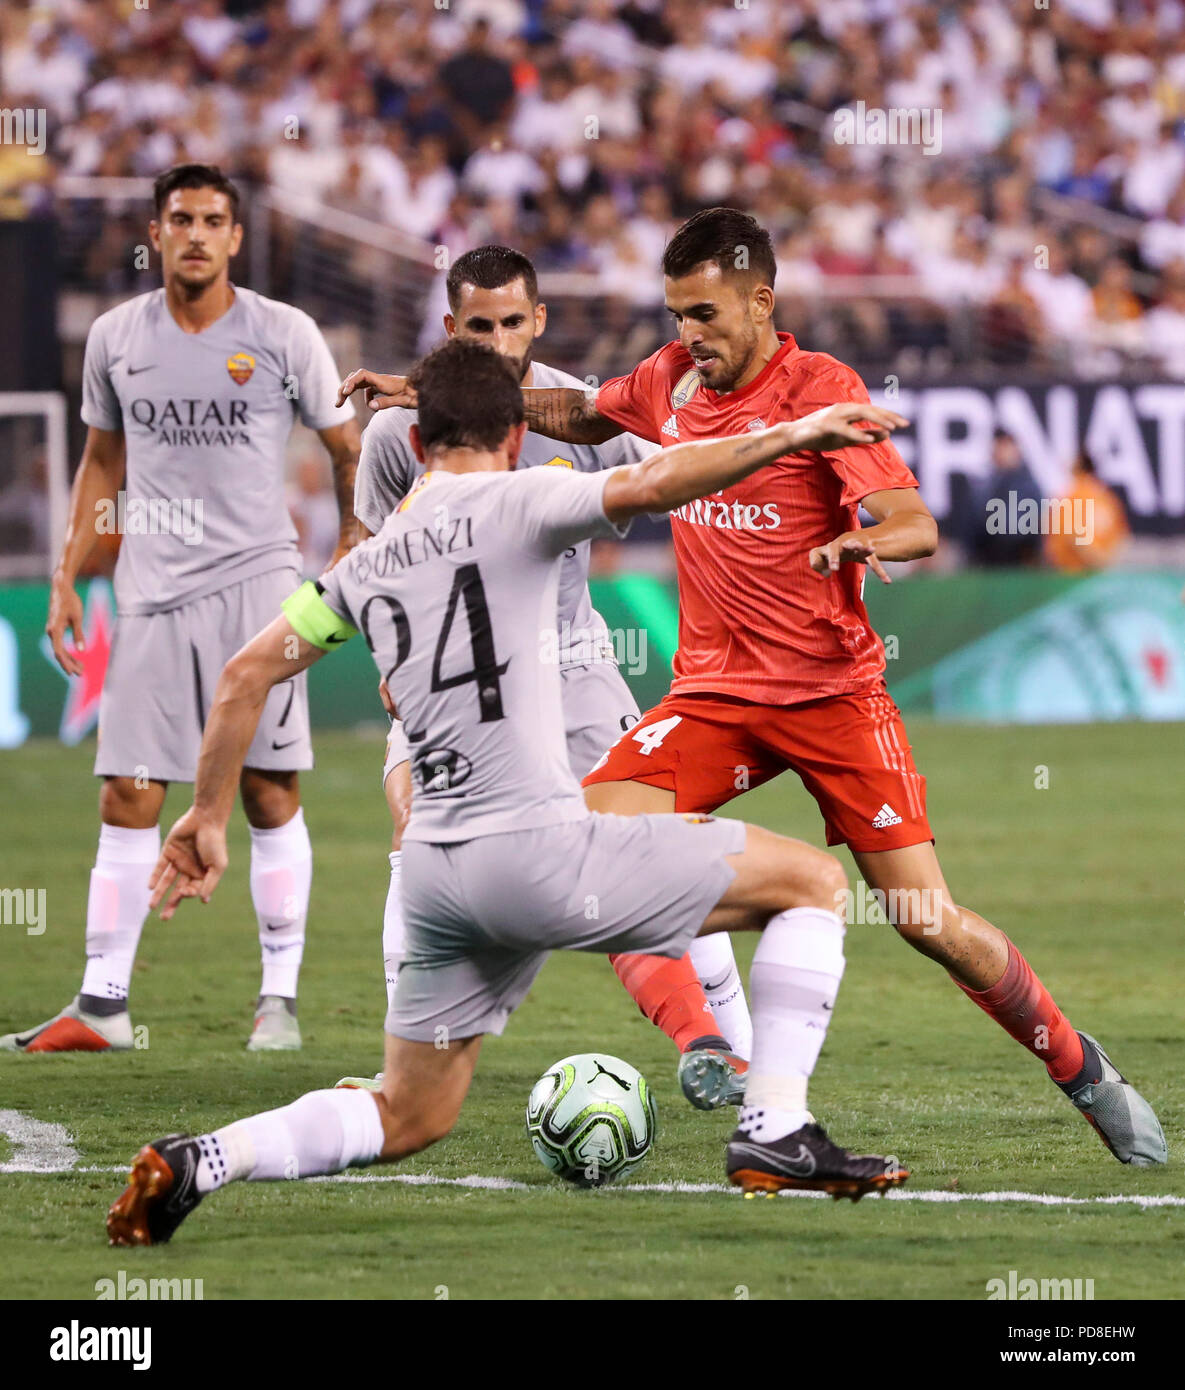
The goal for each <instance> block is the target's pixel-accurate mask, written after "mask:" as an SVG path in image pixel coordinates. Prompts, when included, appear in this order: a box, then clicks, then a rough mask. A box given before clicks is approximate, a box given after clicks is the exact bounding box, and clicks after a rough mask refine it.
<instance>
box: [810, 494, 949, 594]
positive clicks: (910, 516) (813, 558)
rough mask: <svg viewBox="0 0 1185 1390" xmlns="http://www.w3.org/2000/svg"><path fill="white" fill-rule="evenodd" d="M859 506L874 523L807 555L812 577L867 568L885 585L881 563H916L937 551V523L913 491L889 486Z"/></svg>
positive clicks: (885, 580) (886, 582) (837, 537)
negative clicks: (853, 566) (841, 569)
mask: <svg viewBox="0 0 1185 1390" xmlns="http://www.w3.org/2000/svg"><path fill="white" fill-rule="evenodd" d="M860 505H861V506H862V507H863V508H864V510H865V511H866V512H868V514H869V515H870V516H871V517H872V518H873V520H874V521H875V522H876V523H877V524H876V525H875V526H867V527H864V528H862V529H861V530H859V531H845V532H843V534H842V535H839V536H836V538H835V539H834V540H833V541H829V542H828V543H827V544H826V545H817V546H815V548H814V549H813V550H812V551H811V553H810V565H811V569H813V570H814V571H815V573H816V574H818V575H821V576H827V575H829V574H835V573H836V572H837V571H838V569H839V567H840V565H843V564H859V565H867V566H868V567H869V569H870V570H872V572H873V573H874V574H875V575H876V576H877V578H878V579H880V580H882V581H883V582H884V583H885V584H888V583H891V580H890V579H889V576H888V573H887V572H886V570H885V568H884V565H883V564H882V561H884V560H920V559H922V558H923V557H924V556H926V555H933V554H934V552H935V551H936V550H937V549H938V523H937V522H936V521H935V520H934V518H933V516H931V514H930V509H929V507H927V506H926V504H925V502H923V501H922V499H921V498H920V497H919V496H918V492H917V489H916V488H912V487H893V488H885V489H883V490H882V491H880V492H870V493H869V494H868V496H867V497H865V498H863V499H862V501H861V503H860Z"/></svg>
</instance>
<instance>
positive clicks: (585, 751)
mask: <svg viewBox="0 0 1185 1390" xmlns="http://www.w3.org/2000/svg"><path fill="white" fill-rule="evenodd" d="M447 291H448V303H449V312H448V313H447V314H446V315H445V317H444V330H445V333H446V334H447V335H448V337H449V338H458V339H461V340H462V341H465V342H475V343H483V344H485V345H486V346H488V347H492V348H493V349H494V350H495V352H497V353H499V354H500V355H501V356H502V357H504V358H505V359H506V360H507V361H508V362H509V363H510V364H511V366H512V367H513V368H514V371H515V373H516V374H517V376H518V379H519V381H520V382H521V384H522V385H523V386H524V387H534V388H540V387H553V388H568V387H570V388H575V389H577V390H583V389H584V383H583V382H581V381H579V380H578V379H577V378H576V377H573V376H569V375H568V373H567V372H561V371H559V370H558V369H557V368H555V367H549V366H547V365H546V364H545V363H543V362H539V361H536V360H535V356H534V353H535V344H536V340H537V339H538V338H540V337H541V336H542V334H543V332H544V329H545V328H546V325H547V306H546V305H545V304H543V303H541V302H540V300H539V287H538V282H537V280H536V277H535V267H534V266H533V265H532V264H531V262H530V260H529V259H528V258H527V257H526V256H524V255H523V254H522V252H521V251H516V250H514V249H513V248H511V247H508V246H478V247H476V248H474V249H473V250H471V251H466V252H465V253H464V255H462V256H459V257H458V258H457V259H456V260H455V261H454V262H453V264H452V266H451V267H450V268H449V272H448V277H447ZM360 376H365V373H356V374H354V376H353V377H348V378H347V379H346V382H344V383H343V387H342V389H343V392H347V391H349V390H350V389H352V388H353V387H354V385H355V384H357V378H358V377H360ZM415 422H416V414H415V411H414V410H387V411H384V412H382V413H381V414H379V415H376V416H375V417H374V418H373V419H372V420H371V422H370V424H369V425H368V426H367V428H366V430H365V432H364V433H363V436H362V455H361V457H360V459H359V461H358V476H357V482H356V484H355V493H354V510H355V512H356V514H357V516H358V519H359V520H360V522H361V523H362V525H363V526H364V527H365V528H366V531H367V533H369V534H370V535H374V534H376V533H377V532H378V531H379V530H380V529H381V528H382V525H383V523H384V521H386V519H387V517H388V516H389V515H390V513H391V512H392V511H393V510H394V509H395V507H396V506H397V505H398V504H399V502H400V501H401V500H402V499H403V498H404V497H405V496H406V495H407V493H408V491H409V490H410V489H411V487H412V486H413V484H414V483H415V481H416V479H417V478H419V477H420V476H421V475H422V474H423V472H424V464H423V463H422V462H421V461H420V460H418V459H417V458H416V454H415V450H414V449H413V448H412V444H411V430H412V428H413V426H414V425H415ZM648 451H649V450H648V446H646V445H644V444H643V443H642V441H641V440H639V439H635V438H634V437H633V435H630V434H618V435H616V436H615V437H614V438H613V439H610V440H608V441H607V442H606V443H604V444H601V445H588V444H574V445H570V446H567V447H564V448H557V446H556V442H555V440H553V439H548V438H546V437H545V436H544V435H540V434H532V433H530V432H528V433H527V434H526V435H525V436H524V438H523V443H522V448H521V450H520V451H519V456H518V461H517V464H516V467H517V468H534V467H541V466H552V467H560V468H570V469H573V470H574V471H575V472H577V473H596V472H599V471H601V470H602V469H605V468H614V467H617V466H618V465H620V464H623V463H633V462H635V461H637V460H638V459H640V458H641V457H642V456H643V455H644V454H645V453H647V452H648ZM589 549H590V543H589V542H588V541H582V542H580V543H579V544H577V545H574V546H572V547H571V549H570V551H569V553H568V554H567V555H566V556H565V559H564V563H563V566H562V567H561V570H560V592H559V606H558V627H557V630H556V640H555V642H554V643H553V644H551V645H552V646H553V647H554V651H555V659H556V661H557V663H558V665H559V669H560V677H561V685H562V689H563V706H564V732H565V737H566V740H567V746H568V761H569V762H570V764H571V766H572V771H573V772H574V773H575V775H576V777H577V778H578V779H579V778H583V777H584V776H585V774H586V773H587V772H589V771H590V769H591V768H592V766H593V764H594V763H596V762H597V761H598V759H599V758H600V757H601V756H602V755H603V754H604V753H605V752H606V750H607V749H608V748H609V747H610V746H611V745H612V744H613V743H615V742H616V740H617V739H618V737H619V736H620V735H621V733H622V732H623V730H626V729H629V728H631V727H632V726H633V725H634V724H636V723H637V722H638V718H639V712H638V706H637V704H636V702H635V701H634V697H633V695H632V694H631V693H630V689H629V686H628V685H627V684H626V682H625V680H624V679H623V677H622V676H621V673H620V672H619V671H618V669H617V662H616V659H615V654H614V646H613V642H612V640H611V637H610V634H609V632H608V630H607V629H606V626H605V622H604V620H603V619H602V618H601V616H600V614H599V613H597V612H596V611H595V610H594V608H593V606H592V601H591V599H590V598H589V592H588V566H589ZM431 753H432V749H430V748H425V747H420V748H415V749H413V748H411V747H410V746H409V744H408V740H407V736H406V733H405V732H404V728H403V724H402V722H401V721H400V720H398V719H396V720H395V721H394V722H393V724H392V726H391V733H390V736H389V738H388V740H387V756H386V761H385V763H384V765H383V788H384V792H385V794H386V797H387V804H388V806H389V808H390V810H391V816H392V820H393V821H394V834H393V837H392V844H391V853H390V862H391V879H390V886H389V888H388V892H387V900H386V905H385V907H384V911H383V963H384V967H385V971H386V978H387V994H388V999H389V998H390V996H391V994H392V992H393V991H394V988H395V977H396V975H397V973H398V970H399V962H400V960H401V959H402V956H403V943H404V928H403V908H402V902H401V898H400V891H399V882H400V875H401V872H402V868H401V865H402V853H401V849H402V834H403V827H404V825H406V823H407V817H408V814H409V812H410V809H411V787H412V775H411V763H410V759H411V758H413V757H420V758H421V759H422V758H423V757H424V756H425V755H429V756H430V755H431ZM691 957H692V962H691V963H689V962H686V961H681V960H657V959H654V960H649V961H645V962H640V963H639V966H638V968H639V969H640V970H642V971H645V972H646V973H647V974H649V975H652V976H654V977H655V985H656V986H658V985H660V984H661V988H662V991H663V1000H664V1006H663V1014H662V1021H663V1023H664V1025H665V1026H666V1028H667V1030H668V1032H669V1034H670V1036H671V1037H672V1038H673V1039H674V1040H675V1042H676V1044H677V1045H678V1047H679V1048H680V1050H681V1051H687V1050H689V1049H696V1048H702V1047H707V1046H716V1047H719V1045H720V1044H721V1043H722V1042H724V1041H725V1040H727V1045H728V1047H729V1049H730V1050H731V1051H733V1052H734V1053H736V1054H737V1055H739V1056H740V1057H741V1058H747V1057H748V1056H749V1051H750V1044H751V1027H750V1022H749V1012H748V1008H747V1006H746V1003H745V995H744V988H743V986H742V984H741V980H740V976H739V974H738V973H737V969H736V964H735V962H734V961H733V959H732V951H731V947H730V945H729V940H728V937H727V936H726V935H716V936H712V937H705V938H704V939H703V940H702V941H697V942H696V943H695V945H694V946H693V948H692V952H691ZM721 958H722V959H721ZM693 967H694V968H693ZM697 972H698V973H697ZM701 979H702V980H703V981H704V982H705V984H706V986H707V989H708V991H709V992H708V993H705V987H704V985H703V984H701ZM340 1084H343V1085H369V1086H373V1085H375V1084H376V1083H375V1082H370V1081H368V1080H366V1079H364V1078H361V1077H346V1078H344V1080H343V1082H342V1083H340Z"/></svg>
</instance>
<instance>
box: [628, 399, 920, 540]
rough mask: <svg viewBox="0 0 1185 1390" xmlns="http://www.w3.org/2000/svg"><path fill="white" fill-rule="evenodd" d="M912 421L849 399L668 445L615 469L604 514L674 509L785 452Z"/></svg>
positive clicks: (825, 446)
mask: <svg viewBox="0 0 1185 1390" xmlns="http://www.w3.org/2000/svg"><path fill="white" fill-rule="evenodd" d="M908 423H909V422H908V420H906V419H905V417H904V416H902V415H898V414H896V412H895V411H892V410H885V409H884V408H883V407H882V406H875V405H869V404H868V402H867V401H848V402H845V403H843V404H841V405H829V406H827V407H825V408H824V409H823V410H816V411H814V412H812V413H811V414H810V415H804V416H803V417H802V419H800V420H785V421H782V422H781V423H780V424H777V425H770V426H769V427H768V428H767V429H764V430H755V431H754V432H753V433H752V434H746V435H742V436H739V437H734V438H729V439H705V440H702V441H701V442H699V443H696V444H680V445H677V446H675V447H674V448H670V449H663V450H661V451H660V452H659V453H657V454H651V456H650V457H649V458H647V459H643V460H642V462H641V463H635V464H631V465H630V466H629V467H628V468H618V469H615V470H614V471H613V472H612V473H611V474H610V476H609V479H608V481H607V482H606V483H605V496H604V504H605V515H606V516H608V518H609V519H610V521H626V520H628V519H629V518H630V517H633V516H638V515H640V514H641V513H642V512H669V511H672V510H674V508H675V507H681V506H683V504H684V503H685V502H692V501H694V500H695V499H696V498H697V497H707V496H708V495H709V494H710V493H713V492H720V491H721V490H722V489H724V488H726V487H731V486H732V485H733V484H734V483H739V482H740V481H741V479H742V478H747V477H748V476H749V474H750V473H756V472H757V470H758V469H759V468H763V467H764V466H765V465H766V464H767V463H772V462H773V461H774V460H775V459H779V458H782V457H783V456H784V455H786V454H795V453H816V452H824V451H829V450H833V449H845V448H848V447H850V446H852V445H857V444H877V443H879V442H880V441H881V440H882V439H887V438H888V437H889V434H890V432H891V431H892V430H895V429H900V428H901V427H902V426H903V425H906V424H908Z"/></svg>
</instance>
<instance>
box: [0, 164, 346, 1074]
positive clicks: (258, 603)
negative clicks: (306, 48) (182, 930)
mask: <svg viewBox="0 0 1185 1390" xmlns="http://www.w3.org/2000/svg"><path fill="white" fill-rule="evenodd" d="M154 198H155V205H156V218H155V220H154V221H152V222H151V223H150V225H149V235H150V237H151V239H152V245H153V247H154V249H155V250H156V251H158V252H159V253H160V256H161V270H162V273H163V279H164V287H163V288H162V289H157V290H152V291H150V292H149V293H147V294H142V295H138V296H137V297H135V298H134V299H130V300H127V301H126V302H125V303H123V304H120V305H118V306H117V307H116V308H114V309H112V310H110V311H109V312H107V313H105V314H103V315H102V316H101V317H100V318H98V319H97V320H96V321H95V323H94V325H93V326H92V328H91V331H90V334H89V336H88V338H87V344H86V359H85V363H84V367H83V403H82V418H83V420H84V421H85V422H86V424H87V426H88V433H87V439H86V447H85V449H84V452H83V456H82V463H81V466H80V467H79V470H78V474H77V476H76V478H75V480H74V487H73V494H72V497H71V503H70V521H69V528H68V531H67V535H66V541H65V545H64V547H63V550H62V554H61V558H60V559H59V561H58V566H57V569H56V570H55V572H54V576H53V586H52V591H51V597H50V611H49V621H48V623H47V625H46V632H47V634H48V635H49V638H50V640H51V642H52V643H53V651H54V655H55V656H56V658H57V660H58V662H59V663H60V665H61V666H62V669H63V670H64V671H66V672H67V674H73V675H76V674H78V673H79V672H80V671H81V666H80V663H79V661H78V658H77V656H76V654H75V653H74V652H73V651H72V649H71V647H70V646H68V645H67V643H66V634H67V632H70V633H72V634H73V640H74V644H75V645H76V646H79V647H80V646H81V645H82V637H83V633H82V604H81V602H80V600H79V597H78V594H77V592H76V590H75V587H74V584H75V578H76V576H77V574H78V571H79V568H80V567H81V565H82V563H83V562H84V560H85V559H86V557H87V555H88V554H89V553H90V550H91V548H92V546H93V545H94V542H95V537H96V518H97V517H98V516H100V515H103V514H106V515H112V514H114V515H117V516H123V517H125V518H128V521H127V524H126V526H125V528H124V535H123V538H122V544H121V547H120V554H119V560H118V562H117V564H116V569H115V597H116V606H117V612H118V622H117V624H116V631H115V639H114V643H113V646H112V650H111V657H110V661H109V664H108V668H107V674H106V678H105V680H104V685H103V694H102V700H101V704H100V711H99V748H98V754H97V757H96V759H95V774H96V776H99V777H101V778H102V779H103V782H102V789H101V791H100V793H99V814H100V819H101V822H102V825H101V828H100V832H99V849H98V855H97V858H96V860H95V867H94V870H93V871H92V873H91V880H90V893H89V897H88V900H87V913H86V955H87V962H86V970H85V974H84V976H83V980H82V986H81V989H80V991H79V993H78V995H77V996H76V997H75V998H74V999H73V1000H72V1001H71V1003H70V1004H69V1005H67V1007H66V1008H65V1009H64V1010H63V1011H62V1012H61V1013H60V1014H57V1015H56V1016H55V1017H54V1018H51V1019H48V1020H47V1021H46V1022H45V1023H42V1024H40V1025H38V1026H37V1027H35V1028H31V1029H29V1030H27V1031H25V1032H21V1033H9V1034H8V1035H6V1036H5V1037H0V1048H4V1049H8V1050H12V1051H23V1052H71V1051H88V1052H93V1051H106V1050H120V1049H126V1048H130V1047H131V1046H132V1043H133V1036H134V1035H133V1031H132V1024H131V1018H130V1015H129V1012H128V986H129V982H130V980H131V973H132V966H133V963H134V960H135V954H136V948H137V945H138V943H139V939H140V931H141V928H142V926H143V923H144V919H145V917H146V916H147V915H148V899H149V887H148V877H149V874H150V873H151V871H152V866H153V865H154V864H155V862H156V858H157V855H158V854H159V853H160V830H159V827H158V821H159V818H160V809H161V805H162V803H163V802H164V798H165V792H166V789H167V787H168V784H169V783H170V782H192V781H193V780H194V775H195V769H196V761H197V752H198V746H199V744H200V742H201V734H202V726H203V724H204V723H205V720H206V716H207V714H208V712H209V709H210V704H211V702H212V700H213V698H214V690H215V687H216V686H217V683H218V678H219V675H220V674H221V671H222V668H223V666H224V665H225V663H226V662H227V661H228V660H229V658H230V657H231V656H232V655H233V654H234V653H235V651H237V650H238V648H239V647H240V646H242V644H243V643H244V642H245V641H246V640H247V639H248V638H249V637H250V636H252V634H254V633H255V632H257V631H258V630H259V628H260V627H261V626H263V624H264V623H265V622H267V621H268V620H269V619H270V617H271V615H272V614H273V613H274V612H275V610H276V606H277V604H278V603H280V602H281V601H282V600H283V599H284V598H285V597H286V596H287V595H288V594H290V593H292V592H293V591H294V590H295V589H296V588H297V587H298V585H299V583H300V574H299V569H298V566H299V555H298V552H297V548H296V532H295V528H294V527H293V525H292V521H291V519H290V517H289V515H288V510H287V506H286V504H285V498H284V449H285V443H286V440H287V438H288V435H289V433H290V432H291V430H292V426H293V423H294V422H295V420H296V419H297V418H299V419H300V420H302V421H303V423H304V424H306V425H308V426H310V427H311V428H312V429H314V430H316V431H317V432H318V434H319V435H320V437H321V440H322V443H323V444H324V445H325V448H326V450H327V451H328V453H329V456H330V458H331V460H332V462H333V471H334V479H335V486H336V492H337V498H338V504H339V507H340V511H341V534H340V542H339V546H338V551H337V555H338V556H340V555H343V554H345V552H346V551H347V550H348V549H349V548H350V546H351V545H352V544H353V543H354V542H355V541H356V540H357V539H358V534H359V533H358V530H357V522H356V520H355V519H354V517H353V483H354V470H355V466H356V463H357V459H358V449H359V433H358V427H357V424H356V422H355V420H354V416H353V412H352V411H351V410H349V409H342V408H341V407H339V406H338V405H337V404H336V403H335V395H336V388H337V379H338V377H337V371H336V368H335V366H334V362H333V358H332V357H331V355H330V352H329V348H328V346H327V345H326V343H325V340H324V338H323V337H322V336H321V333H320V331H319V329H318V328H317V326H316V324H315V323H314V322H313V321H312V319H310V318H309V317H308V315H307V314H304V313H302V312H301V311H300V310H298V309H294V308H292V307H290V306H289V305H287V304H280V303H277V302H276V301H275V300H271V299H265V298H264V297H263V296H262V295H259V294H255V293H254V292H252V291H251V290H245V289H242V288H240V287H238V286H236V285H233V284H232V283H231V281H230V278H229V263H230V260H231V258H232V257H233V256H234V255H235V254H236V252H237V251H238V249H239V245H240V243H241V241H242V236H243V229H242V226H241V225H240V223H239V221H238V193H237V191H236V189H235V187H234V185H233V184H232V183H231V182H230V181H229V180H228V179H227V178H226V177H225V176H224V175H223V174H222V172H221V171H220V170H218V169H217V168H214V167H212V166H207V165H201V164H183V165H178V166H176V167H175V168H173V169H170V170H168V171H167V172H165V173H163V174H162V175H160V177H159V178H158V179H157V180H156V183H155V186H154ZM125 470H126V478H125ZM121 491H122V492H123V493H124V496H123V497H122V498H120V497H119V493H120V492H121ZM133 517H136V518H138V519H139V523H138V524H133V523H132V521H131V518H133ZM172 519H183V522H184V524H183V525H181V524H172ZM335 558H336V557H335ZM312 765H313V756H312V745H311V743H310V739H309V722H308V701H307V695H306V691H305V680H304V677H303V675H302V676H299V677H296V678H294V679H292V680H290V681H285V682H283V683H282V684H281V685H280V686H278V687H277V688H276V689H275V690H273V691H272V692H271V695H270V697H269V699H268V702H267V708H266V709H265V710H264V711H263V715H262V718H261V719H260V723H259V729H258V732H257V733H256V735H255V738H254V740H253V742H252V744H251V748H250V750H249V752H248V754H247V758H246V765H245V766H244V768H243V769H242V774H241V776H240V778H239V788H240V792H241V795H242V801H243V809H244V811H245V812H246V815H247V820H248V822H249V824H250V831H251V896H252V899H253V902H254V905H255V911H256V915H257V918H258V923H259V938H260V949H261V954H262V958H263V978H262V983H261V987H260V997H259V1002H258V1006H257V1009H256V1015H255V1024H254V1028H253V1030H252V1033H251V1036H250V1039H249V1041H248V1044H247V1046H248V1047H249V1048H250V1049H251V1050H253V1051H264V1050H268V1051H270V1050H291V1049H295V1048H298V1047H299V1046H300V1030H299V1027H298V1025H297V1021H296V988H297V976H298V972H299V970H300V962H301V956H302V953H303V950H304V936H305V918H306V915H307V911H308V900H309V888H310V884H311V882H312V865H313V860H312V848H311V846H310V844H309V836H308V831H307V830H306V828H305V824H304V817H303V814H302V812H301V805H300V786H299V777H298V773H299V771H300V770H302V769H306V768H311V767H312Z"/></svg>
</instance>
